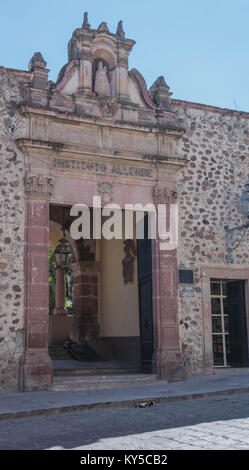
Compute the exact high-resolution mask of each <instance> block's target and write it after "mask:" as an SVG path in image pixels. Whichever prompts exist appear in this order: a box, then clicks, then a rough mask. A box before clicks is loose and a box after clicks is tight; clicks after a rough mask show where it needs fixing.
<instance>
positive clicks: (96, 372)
mask: <svg viewBox="0 0 249 470" xmlns="http://www.w3.org/2000/svg"><path fill="white" fill-rule="evenodd" d="M81 364H82V363H81ZM139 372H141V368H140V367H138V368H134V369H133V368H131V367H129V368H115V369H111V368H99V369H98V368H97V367H95V368H94V369H89V368H88V366H87V364H86V367H85V368H84V369H77V368H76V369H55V368H54V376H56V377H58V376H67V375H71V376H75V375H82V376H84V375H91V376H92V375H114V374H131V373H133V374H138V373H139ZM148 375H149V374H148Z"/></svg>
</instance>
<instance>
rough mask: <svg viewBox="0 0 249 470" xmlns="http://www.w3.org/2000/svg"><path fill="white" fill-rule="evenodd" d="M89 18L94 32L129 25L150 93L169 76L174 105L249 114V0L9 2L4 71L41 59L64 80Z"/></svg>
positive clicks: (3, 31)
mask: <svg viewBox="0 0 249 470" xmlns="http://www.w3.org/2000/svg"><path fill="white" fill-rule="evenodd" d="M84 11H88V13H89V22H90V23H91V27H92V28H97V27H98V25H99V24H100V23H101V21H106V22H107V23H108V26H109V29H110V30H111V31H112V32H116V27H117V23H118V21H119V20H121V19H122V20H123V21H124V30H125V32H126V37H128V38H131V39H134V40H135V41H136V45H135V47H134V49H133V52H132V53H131V56H130V63H129V67H130V68H133V67H135V68H137V69H138V70H139V71H140V72H141V73H142V75H143V76H144V78H145V80H146V83H147V85H148V86H150V85H151V84H152V83H153V81H154V80H155V79H156V78H157V77H158V76H159V75H164V77H165V79H166V82H167V83H168V85H169V86H170V88H171V91H172V92H173V98H178V99H186V100H187V101H195V102H200V103H206V104H211V105H214V106H221V107H225V108H231V109H239V110H243V111H248V112H249V92H248V86H249V27H248V22H249V0H154V2H153V1H151V0H123V1H122V2H121V1H118V0H115V1H114V0H91V1H90V0H81V1H80V0H71V1H70V0H67V1H66V0H42V1H40V0H9V1H6V0H5V1H4V0H1V2H0V65H3V66H5V67H12V68H18V69H27V67H28V62H29V60H30V58H31V56H32V55H33V53H34V52H36V51H40V52H42V54H43V56H44V59H45V60H46V61H47V67H48V68H49V69H50V74H49V78H50V79H51V80H56V78H57V75H58V72H59V70H60V69H61V67H62V66H63V65H64V64H65V63H66V62H67V43H68V40H69V39H70V37H71V34H72V32H73V30H74V29H76V28H78V27H80V26H81V25H82V20H83V12H84Z"/></svg>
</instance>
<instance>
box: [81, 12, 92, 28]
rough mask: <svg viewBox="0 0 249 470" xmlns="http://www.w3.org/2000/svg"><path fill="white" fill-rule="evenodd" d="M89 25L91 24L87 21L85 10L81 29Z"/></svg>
mask: <svg viewBox="0 0 249 470" xmlns="http://www.w3.org/2000/svg"><path fill="white" fill-rule="evenodd" d="M90 26H91V25H90V23H88V13H87V11H85V13H84V21H83V25H82V29H89V28H90Z"/></svg>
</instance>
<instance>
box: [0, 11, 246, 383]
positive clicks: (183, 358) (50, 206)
mask: <svg viewBox="0 0 249 470" xmlns="http://www.w3.org/2000/svg"><path fill="white" fill-rule="evenodd" d="M134 44H135V43H134V41H132V40H129V39H127V38H126V37H125V33H124V30H123V26H122V22H120V23H119V25H118V28H117V32H116V34H112V33H111V32H110V31H109V29H108V26H107V24H106V23H101V25H100V26H99V27H98V29H96V30H95V29H92V28H91V27H90V25H89V23H88V18H87V15H86V14H85V15H84V22H83V25H82V27H81V28H78V29H76V30H75V31H74V33H73V35H72V38H71V40H70V41H69V44H68V63H67V64H66V65H65V66H64V67H63V68H62V70H61V72H60V74H59V76H58V80H57V82H56V83H53V82H51V81H48V70H47V68H46V62H45V60H44V59H43V57H42V55H41V54H40V53H35V54H34V56H33V57H32V59H31V61H30V63H29V70H28V71H20V70H14V69H6V68H4V67H0V90H1V94H0V108H1V109H0V164H1V174H0V186H1V187H0V192H1V198H0V203H1V206H0V207H1V209H0V210H1V227H0V234H1V238H0V306H1V310H0V311H1V314H0V389H1V390H2V391H7V390H10V391H16V390H34V389H44V388H46V385H47V384H48V383H51V381H52V378H53V366H52V361H51V358H50V357H49V354H48V345H49V341H50V337H51V331H50V329H51V321H52V320H51V318H50V320H49V314H48V297H49V294H48V247H49V246H52V248H53V249H54V248H55V246H54V245H56V243H57V242H56V240H57V241H58V239H59V237H57V235H56V231H57V232H58V233H59V232H60V230H61V226H62V218H63V217H64V215H63V214H64V213H65V211H66V217H67V218H68V220H70V216H69V212H68V210H69V208H70V207H71V206H72V205H74V204H79V203H82V204H87V205H88V206H89V207H91V205H92V200H93V197H94V196H96V195H101V196H102V201H103V203H108V202H114V203H117V204H119V205H120V206H121V207H122V208H124V205H125V204H128V203H130V204H132V203H141V204H147V203H157V202H158V195H159V196H160V197H159V199H160V202H162V203H167V204H169V203H175V202H176V201H177V202H178V208H179V228H178V231H179V240H178V247H177V249H175V250H171V251H168V250H163V251H160V249H159V239H158V238H157V239H156V240H152V241H151V247H150V249H151V276H149V278H150V282H151V308H150V313H151V315H152V325H151V327H149V331H150V332H151V334H152V339H153V348H152V352H151V361H152V370H153V371H154V372H156V373H157V375H158V377H159V378H161V377H168V378H170V379H177V378H183V377H184V376H185V375H193V374H198V375H200V374H210V373H213V370H214V365H215V364H214V349H213V342H212V338H213V335H214V334H215V331H216V330H213V329H212V328H213V327H212V317H213V315H214V313H215V319H216V320H217V322H218V321H219V318H220V317H219V315H220V314H221V312H217V311H215V312H212V308H213V307H212V305H213V304H215V302H216V306H217V302H218V301H217V300H216V301H215V302H213V300H212V292H214V291H215V287H210V286H211V282H214V280H216V281H217V280H219V281H217V282H216V284H217V286H218V282H220V285H223V286H225V280H234V281H236V280H237V281H243V286H244V310H245V312H244V313H245V315H246V319H245V322H246V323H245V325H246V330H247V325H248V321H249V320H248V319H249V311H248V308H249V305H248V279H249V265H248V261H249V249H248V246H249V245H248V238H247V239H245V240H244V243H242V244H241V245H240V247H239V248H238V249H237V250H236V251H234V262H233V263H232V264H231V263H228V262H227V258H226V255H227V249H226V239H225V236H226V234H225V230H224V226H225V225H229V226H234V225H240V224H242V223H243V221H242V214H241V210H240V205H239V196H240V194H241V191H242V189H243V187H244V184H245V182H246V181H248V180H249V165H248V159H249V114H248V113H245V112H238V111H233V110H227V109H220V108H216V107H211V106H205V105H201V104H196V103H191V102H187V101H180V100H174V99H172V98H171V93H170V91H169V87H168V86H167V84H166V82H165V80H164V78H163V77H159V78H158V79H157V80H156V81H155V83H154V84H153V85H152V87H151V88H150V89H149V90H147V87H146V84H145V81H144V79H143V77H142V75H141V74H140V73H139V72H138V71H137V70H136V69H132V70H129V68H128V58H129V54H130V52H131V50H132V48H133V46H134ZM176 197H177V199H176ZM63 208H64V209H65V210H64V209H63ZM71 221H72V220H71ZM66 235H67V239H68V240H69V242H70V243H71V246H72V249H73V251H74V265H73V266H72V270H73V277H74V286H75V289H74V297H75V298H74V308H75V312H74V319H73V320H70V321H69V320H68V319H66V320H65V318H64V319H63V318H62V316H61V318H60V316H58V317H57V318H56V319H55V320H54V324H55V323H56V322H57V324H58V323H60V325H62V323H63V322H64V324H66V323H70V322H71V323H70V328H71V330H70V334H71V333H72V334H73V335H74V338H75V339H77V340H80V338H83V339H84V340H91V341H93V343H92V345H93V344H95V345H96V344H98V345H99V347H100V343H101V347H102V349H101V351H104V349H103V347H104V348H107V349H108V347H109V346H108V347H107V346H106V344H107V342H108V341H102V340H103V337H104V339H105V340H107V339H109V345H110V342H111V343H112V348H113V350H114V349H115V348H116V349H115V350H118V348H119V347H120V344H121V343H122V344H124V346H123V350H125V351H127V350H130V351H134V354H135V355H137V356H136V357H138V356H139V353H138V352H137V349H136V348H137V346H138V343H137V342H136V341H139V337H140V339H141V342H143V341H142V336H143V334H145V336H144V338H145V341H144V344H145V343H146V334H147V333H146V331H145V330H148V326H146V328H145V330H143V322H142V321H141V312H142V311H146V305H145V306H144V304H143V301H144V298H145V292H147V291H148V288H147V287H148V286H147V285H146V282H147V281H144V282H145V284H142V281H141V271H140V275H139V269H140V268H139V263H138V260H136V261H135V265H134V266H135V267H134V269H133V271H134V276H135V277H134V280H133V283H132V282H129V283H128V284H127V285H126V283H124V282H123V280H122V257H123V259H125V258H124V253H123V252H122V249H123V248H122V247H123V245H122V244H123V242H125V240H121V241H120V244H118V243H116V244H113V245H110V244H109V245H108V243H106V242H103V241H102V240H101V241H99V240H97V241H96V242H92V241H91V242H89V244H84V243H83V242H79V243H76V242H74V241H73V240H71V239H70V233H69V229H68V227H67V231H66ZM56 237H57V238H56ZM133 252H134V253H135V251H134V250H133ZM114 253H115V255H114ZM122 253H123V254H122ZM127 253H128V258H129V250H128V251H126V254H127ZM143 253H145V251H144V252H143ZM179 270H183V271H185V272H186V270H188V272H193V282H191V285H190V284H189V283H186V284H185V283H184V280H183V281H182V280H181V282H178V274H179ZM117 273H119V274H117ZM147 274H148V273H147ZM118 276H120V279H119V281H117V279H118ZM139 276H140V278H139ZM145 277H146V276H145ZM108 279H111V281H110V282H111V283H110V282H109V284H108V282H107V280H108ZM139 279H140V280H139ZM146 279H147V280H148V277H147V278H146ZM140 281H141V282H140ZM115 282H116V283H117V285H116V284H115ZM139 282H140V284H139ZM137 283H138V284H139V286H140V287H138V288H137ZM235 284H236V283H235ZM236 285H237V284H236ZM114 286H115V289H114ZM217 286H216V287H217ZM139 289H140V290H139ZM143 289H144V290H143ZM212 289H214V291H212ZM114 291H115V292H117V291H118V292H119V297H118V299H116V298H115V294H114ZM217 292H218V291H217ZM222 292H223V294H224V292H225V291H222ZM223 294H222V295H221V296H220V297H219V296H218V295H217V298H218V297H219V299H218V300H219V302H220V304H221V303H222V305H225V300H226V296H225V295H223ZM213 297H215V295H213ZM127 298H129V299H133V300H129V301H130V304H129V305H127V303H126V302H127ZM122 303H124V305H125V308H126V310H124V311H122ZM222 308H223V307H222ZM119 310H120V312H118V313H117V311H119ZM212 314H213V315H212ZM143 315H145V325H148V318H147V317H146V315H147V313H145V314H143ZM225 317H226V314H225V313H224V309H223V311H222V318H223V320H222V321H225V320H226V318H225ZM117 318H118V320H117ZM224 318H225V320H224ZM115 322H116V323H115ZM214 323H215V322H214ZM223 326H224V325H223ZM112 330H113V331H112ZM223 330H224V328H223ZM223 333H224V331H223ZM221 337H222V338H223V341H225V342H226V341H227V338H226V336H225V333H224V334H223V335H222V336H221ZM101 338H102V339H101ZM100 340H101V341H102V342H101V341H100ZM94 341H95V343H94ZM245 341H246V342H247V338H246V339H245ZM103 344H104V346H103ZM114 346H115V348H114ZM223 346H224V344H223ZM227 347H228V346H227ZM126 359H127V357H126ZM247 359H248V353H247ZM223 365H224V364H223ZM225 365H226V364H225ZM238 365H239V366H242V365H243V366H245V365H246V361H245V362H243V364H242V363H241V364H238Z"/></svg>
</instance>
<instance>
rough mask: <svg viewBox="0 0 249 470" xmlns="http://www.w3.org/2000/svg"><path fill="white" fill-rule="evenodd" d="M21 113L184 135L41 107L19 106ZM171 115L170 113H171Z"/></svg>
mask: <svg viewBox="0 0 249 470" xmlns="http://www.w3.org/2000/svg"><path fill="white" fill-rule="evenodd" d="M19 111H20V113H21V114H23V115H25V116H29V115H35V116H39V117H43V118H46V119H53V120H60V121H64V122H66V121H67V122H68V123H75V124H80V123H85V124H92V125H99V126H104V127H108V128H114V129H115V128H116V129H123V130H124V129H127V130H133V131H138V132H153V133H167V135H171V136H175V137H181V136H182V135H183V133H184V129H182V128H179V129H169V128H168V127H167V125H165V124H156V123H148V124H147V123H139V122H133V121H121V120H116V121H115V120H114V121H110V120H109V119H108V120H106V119H103V118H99V117H97V116H92V115H82V114H76V113H70V112H66V111H60V110H52V109H50V108H47V107H44V108H42V107H40V106H30V105H25V104H22V105H21V106H19ZM169 114H170V113H169Z"/></svg>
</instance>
